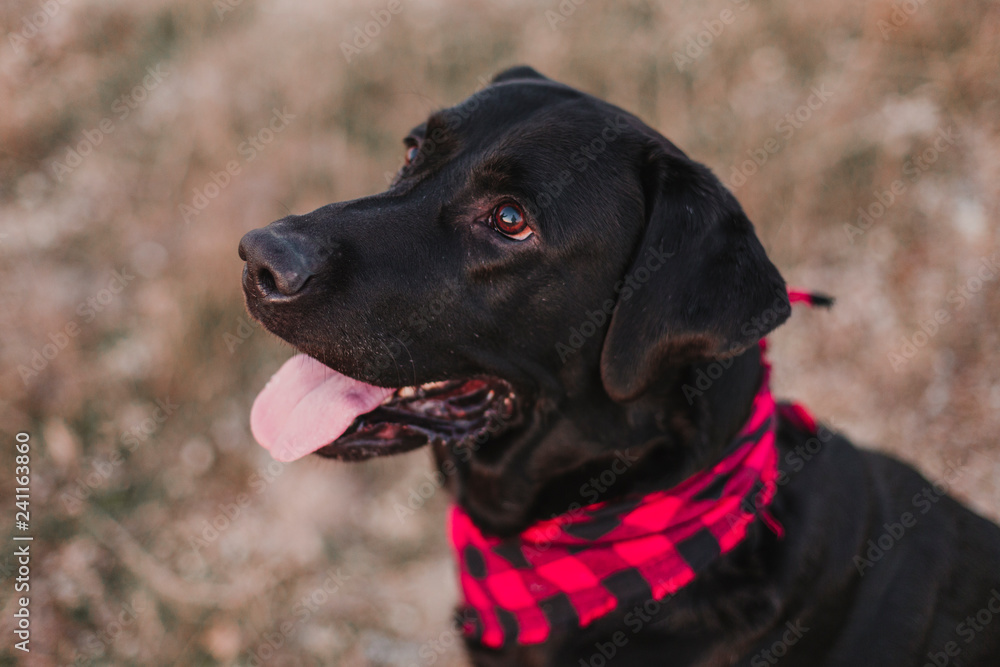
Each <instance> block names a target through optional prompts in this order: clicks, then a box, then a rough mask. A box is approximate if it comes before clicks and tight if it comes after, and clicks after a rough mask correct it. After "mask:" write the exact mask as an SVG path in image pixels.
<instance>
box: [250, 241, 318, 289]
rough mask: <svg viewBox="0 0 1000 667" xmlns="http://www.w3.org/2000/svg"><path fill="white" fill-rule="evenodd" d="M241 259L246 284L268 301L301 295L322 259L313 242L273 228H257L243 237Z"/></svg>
mask: <svg viewBox="0 0 1000 667" xmlns="http://www.w3.org/2000/svg"><path fill="white" fill-rule="evenodd" d="M240 259H242V260H245V261H246V263H247V264H246V268H245V269H244V275H243V279H244V284H245V285H246V286H247V288H249V289H251V290H254V291H255V292H256V293H257V294H258V295H259V296H260V297H261V298H263V299H265V300H280V299H283V298H287V297H290V296H294V295H296V294H298V293H299V292H300V291H301V290H302V288H303V287H304V286H305V284H306V282H307V281H308V280H309V278H310V277H311V276H312V275H313V274H314V273H315V272H316V271H317V270H318V269H319V265H320V263H321V262H322V257H320V254H319V252H318V249H317V248H316V247H315V246H314V245H313V244H310V243H308V242H307V241H306V240H304V239H302V238H301V237H298V236H290V235H287V234H283V233H281V232H280V231H277V230H274V229H272V228H271V227H264V228H262V229H255V230H253V231H252V232H248V233H247V234H246V235H245V236H244V237H243V238H242V239H241V240H240Z"/></svg>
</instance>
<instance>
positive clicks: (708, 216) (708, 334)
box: [601, 139, 791, 401]
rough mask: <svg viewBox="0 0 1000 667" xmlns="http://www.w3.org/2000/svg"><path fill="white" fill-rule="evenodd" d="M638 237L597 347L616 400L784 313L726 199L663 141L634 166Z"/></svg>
mask: <svg viewBox="0 0 1000 667" xmlns="http://www.w3.org/2000/svg"><path fill="white" fill-rule="evenodd" d="M643 189H644V193H645V199H646V207H645V211H646V213H645V215H646V228H645V236H644V237H643V239H642V241H641V242H640V243H639V247H638V249H637V251H636V252H635V256H634V258H633V260H632V266H631V268H630V269H629V272H628V274H627V275H626V276H624V280H625V282H624V284H623V286H622V289H621V290H620V291H619V295H618V303H617V304H616V306H615V310H614V313H613V315H612V318H611V324H610V325H609V327H608V332H607V335H606V337H605V339H604V347H603V349H602V351H601V379H602V381H603V383H604V387H605V389H606V390H607V392H608V394H609V395H610V396H611V397H612V398H613V399H615V400H617V401H626V400H630V399H633V398H635V397H637V396H639V395H640V394H642V393H643V391H645V390H646V389H647V388H648V387H649V386H650V384H651V383H652V382H653V381H655V380H656V378H657V377H658V376H659V374H660V373H661V371H662V370H663V369H664V368H666V367H668V366H676V365H681V364H687V363H692V362H697V361H704V360H707V359H712V358H722V357H730V356H734V355H737V354H739V353H741V352H743V351H745V350H746V349H748V348H749V347H750V346H751V345H754V344H756V343H757V341H758V340H760V339H761V338H762V337H764V336H765V335H766V334H767V333H768V332H770V331H771V330H773V329H774V328H775V327H777V326H778V325H779V324H781V323H782V322H784V321H785V319H787V318H788V315H789V312H790V310H791V308H790V305H789V303H788V294H787V292H786V288H785V281H784V279H783V278H782V277H781V274H779V273H778V270H777V269H776V268H775V267H774V265H773V264H772V263H771V261H770V260H769V259H768V258H767V255H766V254H765V252H764V248H763V246H761V244H760V241H759V240H758V239H757V236H756V234H755V233H754V229H753V225H752V224H751V223H750V220H749V219H747V216H746V214H744V213H743V209H742V208H741V207H740V205H739V202H737V201H736V198H735V197H734V196H733V195H732V194H731V193H730V192H729V191H728V190H727V189H726V188H725V187H724V186H723V185H722V183H720V182H719V180H718V179H717V178H716V177H715V176H714V175H713V174H712V172H711V171H709V169H708V168H707V167H705V166H704V165H702V164H699V163H697V162H694V161H692V160H690V159H689V158H688V157H687V156H685V155H684V154H683V153H681V151H679V150H678V149H676V148H674V146H673V145H672V144H670V143H669V142H667V141H666V140H665V139H663V140H662V141H659V142H657V143H656V145H655V147H654V148H652V150H651V151H650V157H649V162H648V165H647V167H646V169H645V170H644V173H643Z"/></svg>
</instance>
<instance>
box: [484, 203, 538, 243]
mask: <svg viewBox="0 0 1000 667" xmlns="http://www.w3.org/2000/svg"><path fill="white" fill-rule="evenodd" d="M490 223H491V224H492V225H493V229H495V230H497V231H498V232H500V233H501V234H503V235H504V236H509V237H510V238H512V239H514V240H517V241H523V240H525V239H526V238H528V237H529V236H531V235H532V233H533V232H532V231H531V228H529V227H528V221H527V220H525V219H524V211H522V210H521V207H520V206H518V205H517V204H512V203H510V202H508V203H506V204H500V205H499V206H497V207H496V208H495V209H493V215H491V216H490Z"/></svg>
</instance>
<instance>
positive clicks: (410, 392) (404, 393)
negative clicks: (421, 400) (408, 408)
mask: <svg viewBox="0 0 1000 667" xmlns="http://www.w3.org/2000/svg"><path fill="white" fill-rule="evenodd" d="M396 394H397V395H398V396H399V397H400V398H413V397H414V396H416V395H417V390H416V388H415V387H403V388H401V389H399V390H398V391H397V392H396Z"/></svg>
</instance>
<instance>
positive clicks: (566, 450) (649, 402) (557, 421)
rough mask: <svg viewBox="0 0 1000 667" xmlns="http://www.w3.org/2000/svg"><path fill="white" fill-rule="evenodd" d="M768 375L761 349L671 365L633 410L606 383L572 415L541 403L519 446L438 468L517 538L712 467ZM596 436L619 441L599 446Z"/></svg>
mask: <svg viewBox="0 0 1000 667" xmlns="http://www.w3.org/2000/svg"><path fill="white" fill-rule="evenodd" d="M762 371H763V365H762V359H761V352H760V350H759V348H758V347H757V346H753V347H752V348H751V349H749V350H747V351H746V352H744V353H742V354H740V355H739V356H736V357H733V358H731V359H728V360H722V361H713V362H706V363H701V364H696V365H687V366H682V367H677V368H674V369H670V370H669V371H668V372H667V373H664V374H663V376H662V379H661V381H660V382H659V383H658V384H657V385H656V386H654V387H652V388H651V389H650V390H649V391H647V392H646V394H644V395H643V396H642V397H641V398H639V399H638V400H636V401H633V402H631V403H629V404H627V405H621V404H616V403H614V402H612V401H611V400H610V398H608V397H607V395H606V394H605V393H604V392H603V388H599V387H595V388H594V390H593V391H592V392H590V393H589V394H588V399H589V400H587V401H580V400H574V401H573V404H574V405H575V406H576V408H575V410H576V411H575V412H572V413H567V412H559V411H558V410H559V408H558V407H557V405H558V404H557V403H556V402H555V401H546V400H544V399H543V400H541V401H538V402H537V407H536V414H535V415H534V419H533V420H529V423H528V424H527V425H526V426H525V427H524V429H523V430H522V431H519V432H518V433H517V437H515V438H511V440H512V442H510V443H507V444H503V443H501V442H496V443H492V442H487V443H485V444H484V445H483V446H482V447H480V448H478V449H477V450H475V451H473V452H472V453H471V456H470V455H468V453H466V454H465V460H462V458H463V457H462V456H456V455H455V453H454V452H451V453H445V452H442V451H436V456H437V458H438V464H439V466H441V467H442V470H443V471H444V472H445V473H446V474H447V473H448V472H449V468H450V471H451V472H454V473H456V474H454V475H447V476H448V477H449V478H454V479H453V480H452V481H453V489H452V490H453V491H454V492H455V494H456V496H457V498H458V502H459V504H460V505H462V507H463V508H464V509H465V510H466V511H467V512H468V513H469V515H470V516H471V517H472V519H473V520H474V521H475V522H476V524H477V525H479V526H480V527H481V528H482V529H483V530H484V531H485V532H488V533H491V534H495V535H500V536H508V535H512V534H516V533H519V532H521V531H522V530H524V529H525V528H527V527H528V526H530V525H531V524H533V523H535V522H537V521H539V520H542V519H548V518H551V517H553V516H556V515H559V514H562V513H564V512H566V511H567V510H569V509H571V508H573V507H574V506H580V505H587V504H589V503H593V502H598V501H603V500H611V499H614V498H617V497H620V496H623V495H626V494H632V493H648V492H650V491H654V490H658V489H665V488H669V487H671V486H674V485H675V484H677V483H679V482H680V481H682V480H683V479H685V478H687V477H689V476H690V475H692V474H694V473H696V472H698V471H700V470H703V469H705V468H707V467H709V466H711V465H713V464H714V463H716V462H717V461H719V459H720V458H721V457H722V454H723V451H724V450H725V448H726V446H727V445H728V444H729V442H730V441H731V439H732V438H733V436H734V435H735V434H736V433H737V432H738V431H739V430H740V428H741V427H742V426H743V424H744V423H745V422H746V419H747V417H748V416H749V414H750V409H751V404H752V403H753V399H754V395H755V393H756V391H757V389H758V387H759V385H760V380H761V374H762ZM545 410H549V411H550V412H549V413H548V414H545V412H544V411H545ZM593 433H606V434H613V435H612V436H609V437H614V438H616V440H615V441H613V442H612V441H608V442H594V441H593V440H592V439H590V436H591V434H593ZM504 439H505V437H504V436H501V440H504ZM449 456H450V461H451V463H450V464H448V465H445V461H446V460H449V459H448V457H449Z"/></svg>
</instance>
